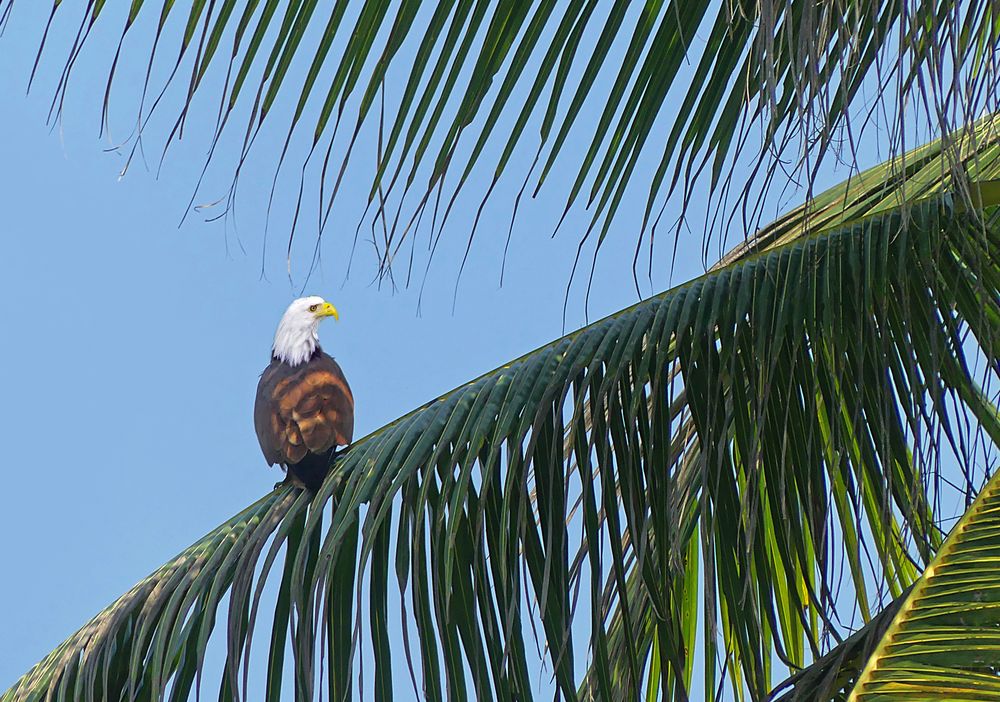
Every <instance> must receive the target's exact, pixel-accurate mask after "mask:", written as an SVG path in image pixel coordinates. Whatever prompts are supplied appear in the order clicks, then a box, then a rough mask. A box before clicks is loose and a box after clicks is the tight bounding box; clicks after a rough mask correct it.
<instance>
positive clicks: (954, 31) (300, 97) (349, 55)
mask: <svg viewBox="0 0 1000 702" xmlns="http://www.w3.org/2000/svg"><path fill="white" fill-rule="evenodd" d="M73 5H74V4H73V3H61V2H59V1H58V0H56V2H55V3H54V5H53V12H52V16H51V17H50V20H49V23H50V25H51V24H52V23H53V22H73V21H74V20H73V18H72V16H71V14H70V12H71V11H70V10H69V9H68V8H69V7H70V6H73ZM12 6H13V0H11V2H10V3H9V4H7V6H6V7H5V8H4V12H3V13H2V14H0V16H7V15H8V13H9V12H10V9H11V7H12ZM186 7H187V9H184V8H182V7H181V6H180V5H178V4H176V3H174V2H173V0H163V1H162V2H150V1H148V0H146V1H144V0H133V1H132V2H131V3H130V4H129V6H128V8H127V11H126V8H125V6H124V4H122V3H105V2H103V1H97V2H95V1H94V0H90V2H88V3H87V4H86V8H85V9H84V11H83V12H82V14H81V15H80V17H79V22H80V26H79V29H78V31H77V32H76V33H75V39H74V41H73V44H72V46H70V47H68V51H66V52H65V53H66V58H65V62H64V68H63V71H62V73H61V75H60V77H59V80H58V82H57V84H56V87H55V95H54V97H53V102H52V114H53V116H56V115H58V113H60V112H61V111H62V109H63V104H64V98H65V93H66V90H67V87H68V85H69V84H70V81H71V79H72V75H73V72H74V66H75V64H76V62H77V59H78V57H79V56H80V54H81V52H83V51H85V50H89V49H90V45H91V44H93V43H94V42H92V41H90V42H89V41H88V39H90V37H91V35H92V33H93V31H92V30H93V29H94V27H95V26H96V25H98V23H109V22H113V23H115V24H117V23H119V22H120V23H121V24H122V30H121V40H120V42H119V45H118V50H117V51H116V52H115V53H114V55H113V57H112V56H109V57H108V59H109V64H110V65H109V71H108V74H109V75H108V82H107V89H106V91H105V93H104V104H103V108H104V111H103V120H102V124H104V122H105V121H106V120H107V117H108V114H109V111H110V107H109V102H110V99H111V94H112V92H113V91H112V85H113V83H114V77H115V72H116V68H117V66H118V65H119V61H120V60H121V61H126V60H136V59H138V60H141V61H143V62H144V63H146V62H148V64H149V70H148V71H147V84H146V85H145V86H144V88H143V98H142V102H141V105H140V108H139V115H138V120H137V122H138V124H139V125H140V132H141V131H142V127H144V126H145V125H146V124H147V123H148V122H149V119H150V115H151V113H152V112H154V111H167V113H168V115H171V116H172V118H173V117H175V122H174V127H173V129H172V130H171V131H170V133H169V135H168V136H167V143H168V144H169V142H170V140H172V138H173V137H175V136H178V135H179V134H180V133H181V131H182V130H183V127H184V125H185V123H186V122H187V120H188V119H196V117H195V114H196V113H197V112H198V110H203V109H208V110H209V111H210V112H209V116H210V117H216V119H217V129H216V134H215V139H214V141H213V149H212V151H213V153H214V152H215V150H214V144H215V143H217V141H218V139H219V138H220V136H221V135H222V134H223V133H224V132H226V133H228V132H227V130H229V131H232V130H236V131H237V134H238V135H240V136H241V139H242V149H241V151H240V160H239V164H238V165H237V164H233V167H235V168H236V169H237V172H239V171H240V170H241V169H242V168H243V165H244V163H245V161H246V156H247V154H248V153H249V151H250V150H251V148H252V146H253V144H254V141H255V137H256V135H257V134H258V132H259V130H260V128H261V125H262V124H263V123H264V122H265V121H271V120H279V124H280V125H281V127H282V129H283V130H285V131H284V133H285V134H286V137H285V142H284V148H283V149H282V152H281V156H280V159H279V162H278V164H277V165H276V168H277V169H280V168H281V164H282V163H284V161H285V159H286V157H288V156H289V155H290V154H292V153H294V152H296V148H295V147H294V146H292V144H293V136H294V135H296V134H298V133H302V134H304V135H306V136H307V137H309V139H308V141H309V142H310V143H309V144H308V147H307V148H305V149H304V153H303V152H298V158H299V159H301V161H304V164H310V163H312V162H315V161H322V165H321V167H316V168H312V169H309V170H306V171H305V172H304V174H305V175H306V176H307V177H308V178H309V179H310V181H311V182H313V183H314V184H315V185H316V186H317V187H316V190H317V191H318V192H319V195H320V200H321V201H322V202H321V203H320V205H319V207H320V212H319V214H320V215H321V217H322V221H323V222H324V223H325V222H326V218H327V216H328V215H329V212H330V211H331V208H332V207H333V203H334V200H335V198H336V194H337V191H338V189H339V185H340V183H341V182H342V180H343V178H344V177H345V174H346V173H347V172H348V170H349V165H350V164H351V156H352V151H353V148H354V145H355V140H356V138H357V136H358V134H359V133H360V132H361V130H362V129H363V128H364V127H365V126H366V125H375V126H378V127H379V129H380V130H383V129H384V135H383V137H384V138H383V139H381V140H380V145H381V148H380V150H379V154H378V158H377V168H376V169H375V175H374V177H373V178H372V183H371V187H370V190H369V195H368V204H369V205H372V204H373V203H376V205H377V206H376V207H369V208H368V214H369V215H371V216H374V217H380V216H384V215H387V213H388V212H391V211H396V215H395V216H394V217H393V218H392V219H393V222H392V225H391V233H390V234H389V235H388V236H387V237H386V240H385V242H384V246H383V248H382V250H381V251H380V254H381V256H382V259H383V264H388V262H389V261H390V260H391V258H392V255H393V254H394V252H395V251H396V250H398V247H399V246H400V244H401V243H402V241H403V239H404V238H406V237H407V236H410V235H412V230H413V228H414V226H415V223H419V221H420V214H421V213H422V212H423V210H424V209H425V208H426V207H427V205H428V203H432V202H435V201H440V202H441V203H442V213H441V214H442V221H441V223H440V226H442V227H443V221H444V220H447V219H448V217H449V215H450V212H451V208H452V205H453V204H454V202H455V198H456V196H457V195H458V193H459V192H460V191H462V190H463V189H464V188H465V187H466V186H467V183H469V182H471V181H470V180H469V177H470V174H471V173H473V172H474V171H475V172H478V173H482V174H485V175H486V180H487V181H488V182H490V185H489V186H488V187H487V188H486V193H483V194H484V195H488V194H489V193H492V192H493V186H495V185H496V184H497V182H498V181H499V179H500V178H501V177H502V176H503V175H504V174H506V173H507V172H508V171H510V170H511V167H512V165H513V166H515V167H517V168H516V170H517V171H518V172H516V173H514V174H513V175H514V177H516V178H518V180H520V179H521V178H525V179H526V180H525V187H532V188H533V190H534V191H535V192H536V193H537V192H538V190H539V189H540V188H541V187H542V186H543V185H544V184H545V183H546V182H547V181H548V180H550V176H551V174H552V173H553V169H554V168H555V167H556V165H557V164H565V166H566V167H567V168H569V169H570V173H573V172H575V174H576V175H575V177H572V176H571V178H570V182H569V184H568V187H567V188H566V189H565V190H564V191H563V192H560V193H559V195H558V196H559V197H565V208H566V211H569V210H570V209H572V208H575V207H579V206H580V205H585V206H587V207H589V208H591V211H592V215H591V217H592V219H591V224H590V229H589V230H588V235H589V231H590V230H593V229H595V228H596V229H597V230H599V239H603V238H604V236H605V235H606V234H607V232H608V228H609V227H610V225H611V223H612V221H613V220H614V217H615V215H616V213H617V212H618V210H619V209H620V207H621V205H622V203H623V202H632V203H633V206H635V207H640V208H642V211H643V225H642V229H641V231H640V232H639V233H638V236H639V239H640V242H641V240H642V237H643V236H644V235H645V232H646V230H647V226H648V225H651V224H652V223H653V222H654V221H656V220H658V219H659V213H661V212H662V208H663V207H664V205H665V203H666V202H667V201H668V200H669V199H670V196H671V195H672V194H674V193H677V194H679V207H680V208H681V209H686V207H687V205H688V202H689V200H690V197H691V192H692V190H691V186H692V185H693V184H694V183H695V182H696V181H699V179H701V178H702V174H704V180H703V184H706V185H708V186H709V188H710V191H716V192H726V193H728V192H730V191H732V192H733V193H740V191H741V187H740V186H741V185H743V184H741V183H739V182H733V181H732V180H731V176H732V174H733V171H732V170H731V169H732V166H733V164H734V163H735V162H737V161H739V160H740V154H742V153H743V152H746V154H747V156H748V157H749V158H748V160H749V161H750V163H751V165H754V164H755V165H756V168H753V169H751V172H752V175H751V176H750V177H749V179H748V182H747V183H746V184H745V185H746V188H745V189H743V190H742V195H741V197H740V198H739V199H740V200H741V201H742V202H743V203H744V204H748V205H749V206H750V207H749V209H751V210H753V209H754V203H755V201H756V198H757V197H758V195H759V193H757V192H756V191H755V188H754V187H751V185H752V184H761V183H763V184H771V183H772V182H773V183H775V184H777V185H778V186H779V187H783V186H784V185H785V184H786V182H791V181H792V180H796V181H798V180H803V181H805V183H806V184H807V185H811V184H812V182H813V181H814V178H815V174H816V173H817V171H818V167H819V165H820V164H821V163H822V162H823V160H824V158H825V156H826V155H827V154H828V152H829V151H830V150H831V147H832V146H835V145H836V143H838V142H839V140H840V139H841V136H842V132H841V128H844V127H848V126H849V121H848V117H849V115H850V114H851V109H852V106H853V105H854V103H855V101H856V98H857V96H858V95H859V94H863V92H864V89H865V88H868V89H871V90H873V92H874V93H876V94H881V92H882V91H883V89H884V88H886V86H888V85H893V86H896V87H898V89H899V92H900V94H899V95H898V96H894V97H893V98H890V100H889V102H892V101H893V100H895V99H898V101H899V104H906V105H907V106H908V108H907V109H908V110H910V111H913V110H920V109H922V110H923V112H924V113H925V114H926V115H927V116H928V121H929V122H930V123H932V124H934V125H935V128H940V129H943V130H946V129H948V128H949V127H958V126H961V125H962V124H963V123H967V122H968V121H969V120H968V119H967V118H966V117H965V115H977V114H980V113H981V112H982V110H983V109H987V108H989V107H990V105H991V103H990V102H989V101H990V100H991V99H992V98H993V95H994V93H993V91H994V90H995V89H994V88H993V85H994V84H995V81H993V80H992V79H991V75H992V73H991V70H992V69H991V60H992V58H991V57H992V55H993V53H994V52H995V51H996V50H997V48H998V40H1000V37H998V35H997V33H996V32H995V31H994V29H993V28H994V24H995V8H994V7H993V5H992V4H990V3H979V2H969V3H963V2H959V0H942V1H941V2H930V1H926V0H892V1H891V2H882V1H879V2H871V1H863V0H835V1H834V2H824V3H816V2H813V1H812V0H789V1H788V2H781V3H770V2H747V1H743V0H741V1H738V2H736V1H728V0H727V1H726V2H708V1H707V0H697V1H695V2H690V1H681V0H671V1H670V2H663V1H662V0H647V1H646V2H638V1H635V2H627V1H626V0H616V1H615V2H613V3H612V2H609V3H598V2H596V1H595V0H574V1H572V2H566V3H555V2H552V1H550V0H546V1H544V2H539V3H536V4H533V5H532V4H527V3H519V2H500V3H488V2H478V1H476V2H473V1H472V0H449V1H448V2H440V3H420V2H417V1H416V0H408V1H407V2H402V3H397V4H393V3H388V2H382V1H377V0H366V1H365V2H363V3H361V2H359V3H347V2H345V1H343V0H338V2H335V3H328V4H325V5H324V4H321V3H317V2H316V1H315V0H286V1H285V2H279V1H278V0H266V1H265V2H260V1H259V0H244V2H242V3H237V2H236V0H222V1H218V2H204V1H199V2H193V3H189V4H188V5H187V6H186ZM77 8H78V9H77V12H79V7H78V6H77ZM143 22H146V23H148V24H149V25H152V26H154V27H155V33H154V34H153V36H154V37H155V38H154V41H153V43H152V46H141V45H140V46H134V45H133V42H130V41H129V40H130V39H132V38H133V36H132V35H135V34H136V32H135V30H134V28H135V27H136V26H137V25H138V24H140V23H143ZM130 33H131V34H130ZM48 36H49V32H48V28H46V31H45V34H44V35H43V38H42V44H43V46H42V47H40V49H39V59H41V57H42V53H43V50H44V51H47V52H48V51H59V50H64V51H65V47H45V46H44V44H45V41H46V37H48ZM805 37H808V40H804V38H805ZM404 45H405V46H406V47H407V50H405V51H401V50H400V49H401V47H403V46H404ZM147 55H148V56H147ZM164 56H166V58H161V57H164ZM952 56H960V57H963V64H962V65H961V67H960V70H957V71H955V72H954V75H953V76H951V77H950V78H949V80H951V81H952V82H953V84H952V85H951V86H950V87H947V88H946V87H942V86H934V87H935V88H936V89H931V90H928V89H926V86H925V85H924V84H923V83H921V82H920V81H915V80H914V79H915V77H916V76H918V75H920V73H921V71H922V70H923V69H924V68H928V69H930V70H929V71H928V73H929V74H931V73H933V74H934V75H935V76H937V75H938V73H937V71H938V67H940V66H942V65H944V63H945V62H946V58H945V57H952ZM161 60H162V61H165V62H166V65H167V67H169V68H171V69H172V70H171V71H170V76H169V78H168V80H167V85H169V84H170V83H172V82H181V81H184V82H186V89H185V90H183V91H182V92H181V93H180V97H179V98H178V97H172V96H173V95H174V94H173V93H168V92H167V91H166V88H167V86H166V85H164V86H161V85H149V80H150V79H149V76H151V75H155V73H154V71H153V66H154V65H158V64H157V61H161ZM296 60H298V61H299V62H300V63H302V62H305V63H307V64H308V69H307V70H306V71H304V72H302V71H295V70H294V69H293V68H292V67H293V65H294V64H295V61H296ZM305 63H304V64H303V65H305ZM36 68H37V61H36ZM210 71H215V72H216V73H218V74H219V76H220V77H221V76H222V75H223V74H224V76H225V80H224V83H223V89H222V94H221V95H219V94H211V95H209V96H208V97H210V98H211V100H210V102H211V103H214V104H216V105H218V107H217V108H211V107H208V108H205V107H203V106H200V105H197V104H196V103H195V98H196V96H197V95H199V94H202V93H205V92H206V91H207V90H208V88H206V87H205V86H206V85H214V84H215V83H213V82H212V81H206V80H205V78H206V76H207V75H209V72H210ZM32 76H33V77H34V72H33V74H32ZM396 86H399V89H398V90H397V89H395V87H396ZM387 92H388V93H389V94H388V100H389V101H390V102H389V109H388V111H387V112H385V113H384V114H383V111H382V110H377V109H376V110H373V109H372V108H373V107H374V106H375V105H376V98H377V97H378V96H379V95H385V94H386V93H387ZM153 95H158V96H159V97H158V98H157V99H155V100H154V99H153V98H152V96H153ZM164 96H166V97H164ZM956 99H957V102H956ZM588 104H589V105H594V104H597V105H600V106H601V107H600V109H593V108H591V109H585V107H586V105H588ZM279 105H284V106H285V109H282V110H278V109H276V108H277V106H279ZM239 108H242V109H239ZM865 109H866V110H869V113H868V116H867V117H866V118H865V119H864V120H863V121H862V124H861V126H860V127H853V128H849V129H848V134H847V136H848V138H850V139H852V140H856V139H858V138H860V133H861V132H862V131H863V130H864V129H865V125H867V124H869V122H870V121H871V120H870V119H869V117H870V115H871V113H873V112H875V111H876V110H877V109H879V106H878V105H877V104H876V105H875V106H871V105H866V106H865ZM856 113H857V110H855V114H856ZM237 115H239V117H237ZM275 115H280V117H275ZM237 119H239V120H240V123H239V124H233V122H235V121H236V120H237ZM383 119H386V122H385V124H384V125H383V124H382V123H381V120H383ZM901 124H905V121H901ZM342 125H343V128H344V129H346V130H348V131H349V133H350V139H349V141H348V143H347V144H346V146H345V145H342V144H341V143H340V142H337V146H336V147H335V146H334V142H335V137H336V135H337V133H338V129H340V128H341V126H342ZM536 130H537V132H536ZM574 130H576V131H574ZM580 130H583V131H582V132H581V131H580ZM571 133H584V134H588V135H592V136H589V137H588V138H587V139H586V140H585V141H584V142H583V148H580V149H567V148H566V145H567V140H568V139H569V135H570V134H571ZM138 136H139V135H138V134H136V135H133V138H134V139H135V140H136V143H138ZM905 136H907V131H906V129H905V128H904V129H903V132H901V134H900V141H901V143H904V144H905V143H906V142H905V139H904V137H905ZM490 146H492V147H493V148H489V147H490ZM774 152H779V153H780V154H781V155H782V156H784V157H786V158H787V157H789V156H791V157H792V158H793V160H794V162H793V163H792V164H791V165H790V166H789V165H788V164H781V163H780V160H779V159H771V158H769V155H770V154H772V153H774ZM532 153H534V154H535V155H534V158H532V156H531V154H532ZM133 154H134V150H133ZM643 157H645V158H647V159H651V162H652V164H653V165H652V167H653V169H654V170H653V171H652V177H648V173H647V174H645V175H644V176H643V178H642V181H643V182H641V183H639V184H633V185H634V186H635V187H636V188H641V192H638V193H635V192H631V191H630V192H628V195H627V194H626V193H627V191H628V187H629V185H630V184H632V180H633V177H634V174H635V173H636V168H637V164H638V163H639V162H640V159H642V158H643ZM522 163H524V164H527V163H531V164H532V166H531V167H530V168H529V169H528V172H525V170H524V169H523V168H520V167H518V165H519V164H522ZM314 165H315V164H314ZM476 169H479V170H478V171H477V170H476ZM785 170H788V171H790V175H789V176H788V178H784V177H783V173H784V172H785ZM640 172H641V169H640ZM365 177H368V176H367V175H366V176H365ZM449 177H450V178H449ZM446 181H447V182H448V185H447V187H446V186H445V182H446ZM720 186H724V187H721V188H720ZM234 187H235V184H234ZM764 189H765V190H766V189H767V186H766V185H765V187H764ZM435 192H436V193H437V195H436V196H435V197H431V196H432V194H433V193H435ZM410 196H412V197H410ZM376 198H377V200H376ZM435 207H436V205H435ZM398 208H402V210H401V211H400V210H399V209H398ZM757 216H759V213H758V215H757ZM428 219H430V218H428ZM324 226H325V224H324ZM472 236H474V232H473V234H470V243H471V237H472ZM586 236H587V235H585V237H584V238H586Z"/></svg>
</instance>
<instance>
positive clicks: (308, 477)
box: [288, 448, 337, 491]
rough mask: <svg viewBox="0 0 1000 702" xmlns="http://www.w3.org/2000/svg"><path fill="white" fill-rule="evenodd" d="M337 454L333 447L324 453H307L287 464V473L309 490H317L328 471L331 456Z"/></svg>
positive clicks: (331, 461) (331, 459)
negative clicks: (300, 458)
mask: <svg viewBox="0 0 1000 702" xmlns="http://www.w3.org/2000/svg"><path fill="white" fill-rule="evenodd" d="M336 455H337V449H336V448H333V449H330V450H329V451H326V452H324V453H307V454H306V455H305V458H303V459H302V460H301V461H299V462H298V463H289V464H288V475H289V476H291V477H292V478H293V479H297V480H298V481H299V482H301V483H302V484H303V485H305V486H306V487H307V488H309V489H310V490H313V491H315V490H318V489H319V488H320V486H321V485H322V484H323V480H324V479H325V478H326V474H327V473H329V472H330V464H331V463H333V457H334V456H336Z"/></svg>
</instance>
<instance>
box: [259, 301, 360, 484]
mask: <svg viewBox="0 0 1000 702" xmlns="http://www.w3.org/2000/svg"><path fill="white" fill-rule="evenodd" d="M326 317H333V318H334V319H339V315H338V314H337V308H336V307H334V306H333V305H331V304H330V303H329V302H327V301H326V300H324V299H323V298H321V297H315V296H313V297H303V298H299V299H298V300H295V301H294V302H292V304H291V305H289V306H288V309H287V310H285V314H284V315H283V316H282V317H281V321H280V322H279V323H278V330H277V332H275V334H274V346H273V347H272V350H271V363H270V365H269V366H268V367H267V368H265V369H264V372H263V373H262V374H261V376H260V382H259V383H258V384H257V399H256V402H255V403H254V411H253V419H254V426H255V428H256V429H257V439H258V440H259V441H260V448H261V451H263V452H264V458H265V459H266V460H267V463H268V465H271V466H273V465H274V464H276V463H277V464H279V465H281V466H282V467H283V468H285V470H286V471H287V474H288V476H287V478H286V482H289V483H292V484H296V485H303V486H305V487H307V488H309V489H311V490H315V489H316V488H318V487H319V486H320V485H321V484H322V483H323V478H325V477H326V474H327V471H328V470H329V467H330V462H331V460H332V459H333V455H334V453H335V452H336V450H337V447H338V446H347V445H349V444H350V443H351V440H352V439H353V437H354V396H353V395H352V394H351V388H350V386H348V384H347V380H346V379H345V378H344V373H343V372H342V371H341V370H340V366H339V365H337V362H336V361H334V360H333V358H331V357H330V356H329V355H327V354H326V353H324V352H323V350H322V349H321V348H320V347H319V335H318V331H319V323H320V321H322V320H323V319H324V318H326Z"/></svg>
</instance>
